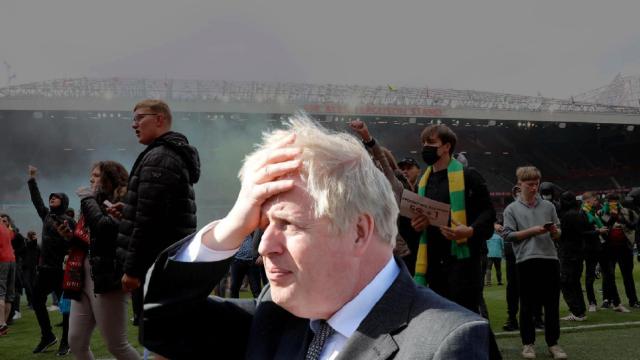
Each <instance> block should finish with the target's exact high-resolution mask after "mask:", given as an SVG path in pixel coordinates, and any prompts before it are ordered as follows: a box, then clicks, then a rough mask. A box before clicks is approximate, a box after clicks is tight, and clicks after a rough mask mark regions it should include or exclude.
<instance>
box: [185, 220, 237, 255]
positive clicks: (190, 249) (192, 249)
mask: <svg viewBox="0 0 640 360" xmlns="http://www.w3.org/2000/svg"><path fill="white" fill-rule="evenodd" d="M219 221H220V220H216V221H212V222H210V223H209V224H207V225H206V226H205V227H203V228H202V229H200V231H198V233H196V235H195V236H194V237H193V239H191V241H190V242H189V244H188V245H187V246H184V247H183V248H182V249H180V250H178V252H177V253H176V255H175V256H174V257H173V260H175V261H180V262H212V261H221V260H225V259H228V258H230V257H232V256H233V255H235V253H237V252H238V249H240V247H238V248H237V249H233V250H224V251H222V250H220V251H218V250H212V249H210V248H208V247H207V246H206V245H203V244H202V235H204V233H205V232H207V231H209V230H210V229H213V228H214V227H215V226H216V225H217V224H218V222H219Z"/></svg>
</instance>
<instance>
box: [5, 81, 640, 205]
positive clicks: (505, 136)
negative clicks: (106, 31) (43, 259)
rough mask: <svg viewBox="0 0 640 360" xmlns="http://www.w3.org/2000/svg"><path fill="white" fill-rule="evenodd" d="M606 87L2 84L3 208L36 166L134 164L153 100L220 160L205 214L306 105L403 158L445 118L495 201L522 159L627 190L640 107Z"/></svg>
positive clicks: (565, 183) (62, 169)
mask: <svg viewBox="0 0 640 360" xmlns="http://www.w3.org/2000/svg"><path fill="white" fill-rule="evenodd" d="M624 79H626V80H624ZM624 79H623V78H620V79H618V80H617V82H618V85H616V86H617V89H618V91H620V89H622V90H624V91H626V90H625V89H631V90H633V89H632V86H631V87H629V86H627V87H626V88H625V87H624V86H620V85H619V83H621V82H624V81H627V82H632V80H629V78H624ZM609 90H611V89H609ZM614 90H615V89H614ZM614 90H611V91H614ZM611 91H610V92H611ZM605 92H606V91H605V89H604V88H601V89H599V90H598V91H594V92H590V93H585V94H583V95H581V96H576V97H575V98H572V99H569V100H561V99H551V98H545V97H541V96H537V97H532V96H521V95H514V94H501V93H492V92H483V91H472V90H448V89H431V88H407V87H398V88H395V87H393V86H379V87H366V86H348V85H311V84H293V83H260V82H226V81H202V80H172V79H156V80H152V79H124V78H109V79H89V78H74V79H59V80H52V81H45V82H39V83H32V84H24V85H17V86H10V87H5V88H1V89H0V123H1V124H2V129H3V131H2V134H3V140H2V142H1V145H0V146H1V147H2V152H3V154H4V157H5V158H6V159H7V160H6V161H5V162H4V164H3V168H4V169H3V171H2V175H1V177H0V186H1V187H2V188H3V189H5V190H4V191H3V192H2V194H1V195H0V204H17V205H16V206H18V205H19V204H25V203H28V198H27V194H26V193H25V192H24V191H23V187H24V172H26V170H25V169H26V165H27V164H29V163H35V164H40V167H41V168H42V169H43V170H44V171H43V173H44V174H49V180H50V181H51V182H52V183H54V182H55V180H54V179H55V178H56V177H57V178H64V179H65V181H67V180H68V179H74V181H79V180H75V179H84V178H85V177H86V172H87V171H88V170H87V169H88V167H89V166H90V164H91V163H92V162H93V161H96V160H103V159H107V158H111V159H116V160H119V161H122V162H123V163H124V164H125V166H130V165H131V163H132V162H133V160H134V159H135V156H136V155H137V154H138V153H139V151H140V150H141V146H140V145H138V144H137V143H136V139H135V137H134V136H133V135H132V133H131V129H130V124H131V110H132V107H133V104H135V102H136V101H138V100H140V99H144V98H149V97H151V98H161V99H165V100H166V101H168V102H169V103H170V105H171V107H172V110H173V112H174V122H175V127H176V128H177V129H178V130H179V131H182V132H185V133H187V135H188V136H189V138H190V140H191V142H192V143H193V144H195V145H196V146H197V147H198V148H199V149H200V151H201V154H202V156H203V164H206V163H207V162H209V163H210V164H213V165H212V166H211V171H213V172H214V174H213V175H211V176H210V177H206V176H205V177H204V178H203V182H204V183H205V185H200V186H201V187H202V188H201V189H200V190H198V195H199V203H200V204H201V207H202V206H204V207H205V208H209V209H210V210H211V211H209V212H210V213H215V212H216V211H217V210H216V209H217V208H225V207H227V206H230V204H229V202H230V201H232V200H233V199H227V198H226V194H229V193H234V192H233V191H232V190H227V188H230V187H231V188H235V187H236V186H237V184H236V181H235V173H236V172H237V170H238V168H239V161H240V160H241V158H242V155H243V154H244V153H245V152H246V151H247V150H248V149H250V148H251V144H252V143H253V142H255V141H256V140H257V139H258V138H259V136H260V132H261V131H262V130H264V129H266V128H269V127H274V126H279V123H280V122H281V119H284V118H285V117H286V116H288V115H289V114H292V113H294V112H296V111H300V110H303V111H306V112H307V113H309V114H311V115H312V116H314V117H315V118H316V119H318V121H320V122H322V123H323V124H324V125H325V126H327V127H330V128H334V129H337V130H346V129H347V123H348V121H350V120H351V119H355V118H360V119H363V120H365V121H366V122H367V123H368V124H369V126H370V128H371V130H372V133H373V134H374V135H375V136H376V137H377V138H378V139H379V140H380V141H381V142H382V143H383V144H384V145H385V146H387V147H388V148H390V149H391V150H392V151H393V152H394V154H395V155H396V157H398V158H402V157H405V156H412V157H415V158H416V159H419V153H420V147H421V145H420V143H419V133H420V131H421V130H422V128H424V126H425V125H426V124H432V123H445V124H448V125H450V126H451V127H453V128H454V130H455V131H456V133H457V134H458V136H459V144H458V146H457V148H456V151H464V152H466V153H467V157H468V158H469V160H470V165H471V166H474V167H476V168H478V169H479V170H480V172H481V173H482V174H483V175H484V176H485V178H486V179H487V182H488V185H489V188H490V190H491V191H492V195H493V196H494V198H495V200H496V204H497V205H498V206H499V207H500V206H501V205H503V204H504V202H505V201H506V198H507V197H508V196H510V190H511V187H512V186H513V183H514V171H515V168H516V167H517V166H520V165H524V164H534V165H536V166H538V167H539V168H540V169H541V170H542V172H543V175H544V178H545V180H548V181H553V182H555V183H557V184H558V185H559V186H560V187H562V188H564V189H570V190H574V191H576V192H578V193H579V192H581V191H585V190H595V191H602V192H611V191H620V192H623V191H628V190H629V189H630V188H631V187H633V186H640V157H639V156H638V154H639V153H640V151H638V150H639V149H640V107H638V106H637V105H638V104H637V103H636V104H635V106H634V105H632V104H630V103H629V102H628V101H626V100H625V101H626V102H624V103H620V101H618V103H616V101H615V100H616V99H618V100H620V99H622V98H624V99H627V98H629V97H630V96H633V95H628V94H627V95H625V96H617V97H616V96H611V94H609V95H606V94H605ZM628 92H629V91H627V93H628ZM598 94H599V95H598ZM603 94H604V95H603ZM598 96H600V97H598ZM607 96H608V97H607ZM576 99H578V100H576ZM603 99H605V100H607V101H601V102H600V103H597V102H592V101H594V100H603ZM236 153H237V154H236ZM220 193H222V194H220ZM212 204H214V205H212ZM212 215H213V214H212Z"/></svg>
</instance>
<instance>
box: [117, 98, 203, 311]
mask: <svg viewBox="0 0 640 360" xmlns="http://www.w3.org/2000/svg"><path fill="white" fill-rule="evenodd" d="M132 127H133V129H134V130H135V133H136V136H137V137H138V141H139V142H140V143H141V144H144V145H147V148H146V149H145V150H144V151H143V152H142V153H141V154H140V155H139V156H138V158H137V159H136V161H135V163H134V165H133V168H132V169H131V173H130V178H129V184H128V186H127V188H128V189H127V195H126V196H125V198H124V201H123V203H119V204H116V206H115V209H113V210H112V212H113V213H114V214H116V213H117V214H118V215H121V216H122V221H121V223H120V228H119V234H118V240H117V242H118V249H117V250H116V251H117V255H118V256H119V257H120V259H121V260H122V259H124V275H123V277H122V287H123V289H124V290H126V291H136V290H137V291H136V292H135V293H134V294H133V299H134V300H133V307H134V312H135V313H136V315H137V316H138V317H139V316H140V311H141V310H142V301H141V300H142V290H141V287H140V286H141V284H142V282H143V281H144V277H145V274H146V272H147V270H148V269H149V267H150V266H151V264H152V263H153V261H154V260H155V259H156V257H157V256H158V254H160V252H161V251H162V250H164V249H165V248H167V247H168V246H169V245H171V244H173V243H175V242H176V241H178V240H180V239H182V238H184V237H185V236H187V235H189V234H191V233H193V232H194V231H195V230H196V226H197V221H196V203H195V193H194V191H193V184H195V183H196V182H197V181H198V180H199V178H200V158H199V156H198V151H197V150H196V148H194V147H193V146H191V145H189V142H188V141H187V138H186V137H185V136H184V135H182V134H179V133H176V132H173V131H170V130H171V111H170V110H169V106H168V105H167V104H166V103H165V102H163V101H161V100H152V99H149V100H144V101H141V102H139V103H138V104H136V106H135V107H134V115H133V125H132Z"/></svg>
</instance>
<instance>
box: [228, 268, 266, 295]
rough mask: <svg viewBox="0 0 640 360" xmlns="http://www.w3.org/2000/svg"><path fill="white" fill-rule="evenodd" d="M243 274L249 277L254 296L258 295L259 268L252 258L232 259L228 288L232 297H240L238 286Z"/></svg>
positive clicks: (259, 288) (240, 283) (259, 287)
mask: <svg viewBox="0 0 640 360" xmlns="http://www.w3.org/2000/svg"><path fill="white" fill-rule="evenodd" d="M245 275H246V276H247V278H248V279H249V287H250V288H251V294H253V297H254V298H257V297H258V295H260V290H261V289H262V287H261V286H260V268H259V267H258V266H257V265H256V264H255V261H253V260H240V259H234V260H233V262H232V263H231V288H230V289H229V291H230V293H231V297H232V298H236V299H237V298H239V297H240V287H241V286H242V281H243V280H244V277H245Z"/></svg>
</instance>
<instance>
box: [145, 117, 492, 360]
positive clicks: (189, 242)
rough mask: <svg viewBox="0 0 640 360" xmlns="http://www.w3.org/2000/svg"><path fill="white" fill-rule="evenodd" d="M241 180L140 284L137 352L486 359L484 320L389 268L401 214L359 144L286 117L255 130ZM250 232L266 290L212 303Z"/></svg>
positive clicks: (395, 266)
mask: <svg viewBox="0 0 640 360" xmlns="http://www.w3.org/2000/svg"><path fill="white" fill-rule="evenodd" d="M240 179H241V182H242V186H241V189H240V193H239V194H238V198H237V200H236V203H235V204H234V206H233V208H232V209H231V210H230V211H229V213H228V214H227V216H225V217H224V218H223V219H221V220H218V221H214V222H212V223H210V224H208V225H207V226H205V227H204V228H202V229H201V230H200V231H198V233H196V234H195V235H194V236H191V237H188V238H186V239H184V240H183V241H181V242H180V243H178V244H176V245H174V246H172V247H170V248H169V249H167V250H166V251H165V252H164V253H163V254H161V256H160V257H159V258H158V260H157V261H156V264H155V265H154V267H153V268H152V269H151V270H150V273H149V274H148V275H147V276H148V277H149V278H150V279H149V283H148V288H147V291H146V294H145V321H144V324H143V326H144V329H145V331H143V343H144V345H145V346H146V347H147V348H149V349H150V350H152V351H154V352H155V353H158V354H160V355H163V356H167V357H169V358H172V359H174V358H176V359H179V358H200V357H207V356H211V354H212V353H213V352H214V348H215V351H216V355H224V356H222V357H223V358H248V359H272V358H287V359H289V358H305V359H372V358H379V359H389V358H402V359H404V358H420V359H425V358H427V359H486V358H487V353H488V334H489V327H488V324H487V322H486V320H484V319H482V318H481V317H479V316H478V315H476V314H474V313H472V312H471V311H468V310H466V309H464V308H462V307H460V306H458V305H456V304H454V303H452V302H450V301H448V300H445V299H444V298H442V297H440V296H438V295H436V294H435V293H433V292H432V291H431V290H429V289H426V288H424V287H419V286H417V285H416V284H415V283H413V281H412V279H411V277H410V275H409V273H408V271H407V269H406V268H405V267H404V266H403V265H402V262H401V261H398V260H397V259H394V257H393V255H392V251H393V246H394V241H395V238H396V234H397V225H396V219H397V215H398V207H397V204H396V201H395V199H394V195H393V191H392V190H391V186H390V184H389V182H388V181H387V180H386V178H385V177H384V175H383V174H382V173H381V172H380V171H379V170H378V169H377V168H376V167H375V165H374V164H373V162H372V160H371V159H370V157H369V155H368V154H367V151H366V150H365V149H364V147H363V146H362V144H361V143H360V142H359V141H358V140H357V139H355V138H354V137H352V136H350V135H348V134H340V133H332V132H330V131H328V130H326V129H323V128H322V127H320V126H319V125H317V124H316V123H314V122H313V121H312V120H310V119H309V118H307V117H305V116H302V115H300V116H296V117H294V118H292V119H290V121H289V123H288V124H287V127H286V129H284V130H275V131H273V132H271V133H269V134H265V136H264V140H263V143H262V144H261V145H260V146H259V147H258V149H257V150H256V151H255V152H254V153H252V154H251V155H249V156H248V157H247V158H246V159H245V162H244V165H243V167H242V169H241V171H240ZM258 227H260V228H263V229H264V234H263V236H262V239H261V242H260V245H259V248H258V251H259V253H260V255H261V256H262V258H263V261H264V266H265V270H266V273H267V277H268V279H269V285H268V286H267V287H265V290H264V291H263V293H262V294H261V295H260V297H259V298H258V299H257V300H245V301H244V302H242V301H237V300H221V299H215V298H208V294H209V293H210V291H211V289H212V287H213V286H214V285H215V282H216V281H217V280H219V278H220V277H221V276H223V275H224V273H225V272H226V269H227V268H228V265H229V263H230V262H231V259H232V256H233V254H234V253H235V251H236V250H237V249H238V247H239V246H240V244H241V243H242V240H243V239H244V238H245V237H246V236H247V235H248V234H250V233H251V232H252V231H253V230H254V229H256V228H258ZM163 324H172V328H175V329H179V331H173V332H171V331H166V329H163ZM147 329H151V330H150V331H147ZM156 329H157V330H156ZM221 348H222V349H223V350H222V351H223V352H224V354H220V351H221V350H220V349H221Z"/></svg>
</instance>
